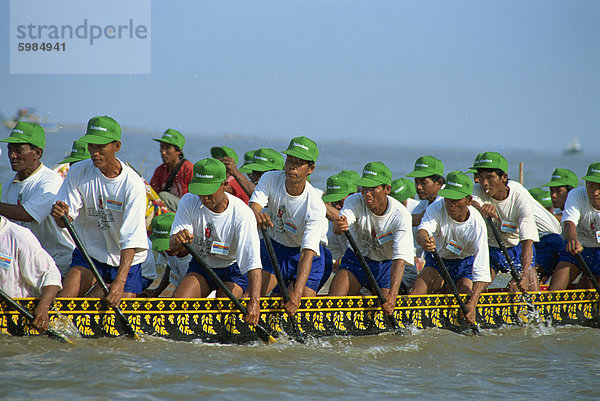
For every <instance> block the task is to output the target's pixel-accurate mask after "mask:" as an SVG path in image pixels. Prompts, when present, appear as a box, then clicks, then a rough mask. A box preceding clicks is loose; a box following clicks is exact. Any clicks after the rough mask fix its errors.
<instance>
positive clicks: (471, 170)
mask: <svg viewBox="0 0 600 401" xmlns="http://www.w3.org/2000/svg"><path fill="white" fill-rule="evenodd" d="M481 155H483V153H477V156H475V161H477V160H479V159H480V158H481ZM476 172H477V169H476V168H473V167H471V168H469V169H468V170H467V171H465V173H466V174H469V173H476Z"/></svg>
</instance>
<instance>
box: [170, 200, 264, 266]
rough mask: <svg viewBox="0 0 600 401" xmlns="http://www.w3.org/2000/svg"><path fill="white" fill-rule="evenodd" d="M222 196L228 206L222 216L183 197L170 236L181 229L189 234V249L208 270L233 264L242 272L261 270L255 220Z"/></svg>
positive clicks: (241, 204) (245, 207)
mask: <svg viewBox="0 0 600 401" xmlns="http://www.w3.org/2000/svg"><path fill="white" fill-rule="evenodd" d="M226 195H227V198H228V199H229V204H228V205H227V209H225V211H224V212H222V213H214V212H213V211H211V210H210V209H209V208H207V207H206V206H204V204H202V201H201V200H200V197H199V196H198V195H194V194H192V193H187V194H185V195H183V197H182V198H181V200H180V201H179V205H178V206H177V212H176V213H175V219H174V220H173V225H172V226H171V235H174V234H176V233H178V232H179V231H182V230H184V229H185V230H187V231H188V232H190V233H191V234H193V235H194V242H193V244H192V246H193V247H195V248H196V250H197V251H198V253H199V254H200V256H202V258H203V259H204V261H205V262H206V263H207V264H208V265H209V266H210V267H212V268H215V269H218V268H224V267H228V266H230V265H231V264H233V263H235V262H237V264H238V266H239V268H240V271H241V272H242V273H247V272H248V271H249V270H253V269H261V268H262V264H261V261H260V240H259V239H258V230H257V227H256V217H255V216H254V213H253V212H252V209H250V207H248V205H246V204H245V203H244V202H243V201H242V200H240V199H238V198H236V197H235V196H233V195H230V194H228V193H226Z"/></svg>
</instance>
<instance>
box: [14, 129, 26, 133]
mask: <svg viewBox="0 0 600 401" xmlns="http://www.w3.org/2000/svg"><path fill="white" fill-rule="evenodd" d="M12 132H15V133H17V134H23V133H24V132H23V131H21V130H20V129H14V130H12ZM12 132H11V134H12Z"/></svg>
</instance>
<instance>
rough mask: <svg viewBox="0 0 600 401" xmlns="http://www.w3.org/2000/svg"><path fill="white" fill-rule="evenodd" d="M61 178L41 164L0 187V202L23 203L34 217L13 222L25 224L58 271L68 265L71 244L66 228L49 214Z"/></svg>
mask: <svg viewBox="0 0 600 401" xmlns="http://www.w3.org/2000/svg"><path fill="white" fill-rule="evenodd" d="M62 182H63V180H62V178H61V177H60V175H58V173H56V172H54V171H52V170H50V169H49V168H48V167H46V166H44V165H43V164H41V165H40V167H39V168H38V169H37V170H36V171H34V172H33V174H31V175H30V176H29V177H27V178H26V179H24V180H23V181H18V180H17V176H16V175H15V177H14V178H12V179H10V180H8V181H7V182H6V183H5V184H4V186H3V187H2V202H4V203H9V204H11V205H21V206H23V208H24V209H25V210H26V211H27V213H29V215H30V216H31V217H32V218H33V220H34V221H31V222H24V221H14V223H17V224H19V225H21V226H23V227H27V228H29V229H30V230H31V232H32V233H33V234H34V235H35V236H36V237H37V239H38V240H39V241H40V243H41V244H42V247H43V248H44V249H45V250H46V251H48V253H49V254H50V256H52V257H53V258H54V260H55V262H56V264H57V265H58V267H59V269H60V270H61V272H63V273H66V272H67V270H68V269H69V266H70V265H71V257H72V255H73V249H74V248H75V244H74V243H73V241H72V240H71V237H70V236H69V233H68V231H67V230H66V229H64V228H63V229H61V228H58V226H57V225H56V222H55V221H54V218H53V217H52V216H50V211H51V210H52V205H53V204H54V199H55V198H56V194H57V193H58V190H59V189H60V186H61V185H62Z"/></svg>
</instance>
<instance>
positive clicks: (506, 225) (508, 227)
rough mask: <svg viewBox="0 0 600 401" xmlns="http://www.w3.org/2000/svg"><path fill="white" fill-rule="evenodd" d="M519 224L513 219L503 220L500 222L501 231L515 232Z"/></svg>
mask: <svg viewBox="0 0 600 401" xmlns="http://www.w3.org/2000/svg"><path fill="white" fill-rule="evenodd" d="M518 229H519V226H518V225H517V223H513V222H512V221H502V222H501V224H500V231H502V232H503V233H509V234H515V233H516V232H517V230H518Z"/></svg>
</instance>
